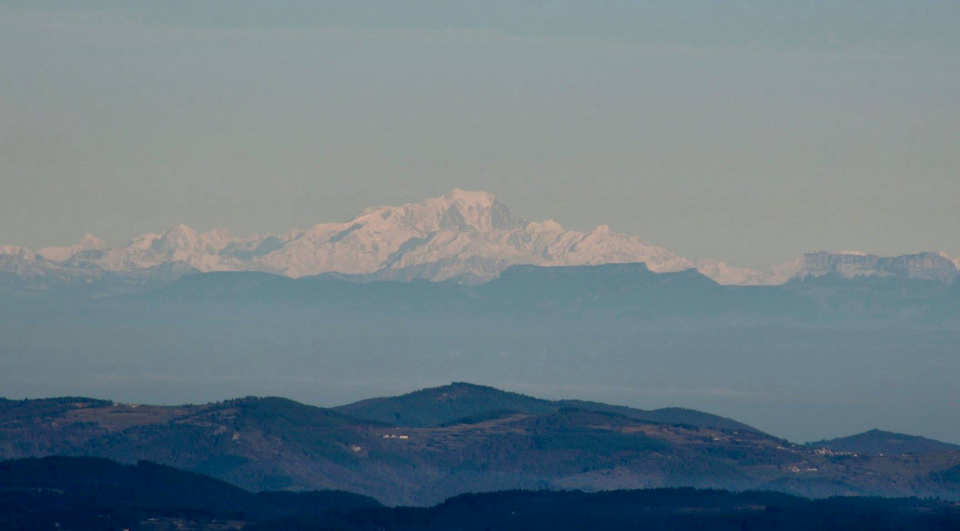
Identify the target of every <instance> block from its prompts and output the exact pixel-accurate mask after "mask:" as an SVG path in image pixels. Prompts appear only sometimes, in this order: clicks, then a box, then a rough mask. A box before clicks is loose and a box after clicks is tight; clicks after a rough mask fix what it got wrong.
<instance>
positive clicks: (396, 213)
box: [0, 190, 960, 285]
mask: <svg viewBox="0 0 960 531" xmlns="http://www.w3.org/2000/svg"><path fill="white" fill-rule="evenodd" d="M631 262H642V263H645V264H646V265H647V267H648V268H649V269H650V270H651V271H654V272H676V271H682V270H686V269H697V270H699V271H700V272H701V273H703V274H704V275H706V276H707V277H709V278H711V279H713V280H715V281H716V282H718V283H720V284H732V285H779V284H783V283H785V282H786V281H787V280H789V279H791V278H793V277H805V276H809V275H813V276H820V275H824V274H827V273H831V272H835V273H839V274H841V275H843V276H846V277H854V276H899V277H904V278H932V279H937V280H941V281H946V282H949V281H951V280H952V279H953V278H954V277H956V275H957V268H958V267H960V260H957V259H953V258H951V257H949V256H947V255H945V254H943V253H921V254H916V255H906V256H901V257H895V258H881V257H877V256H873V255H867V254H863V253H854V252H845V253H825V252H820V253H812V254H807V255H804V256H803V257H800V258H797V259H794V260H791V261H790V262H787V263H785V264H782V265H780V266H776V267H772V268H769V269H766V270H763V271H756V270H753V269H748V268H739V267H733V266H730V265H728V264H726V263H724V262H718V261H710V260H699V261H693V260H690V259H687V258H684V257H681V256H677V255H676V254H674V253H672V252H670V251H668V250H667V249H664V248H662V247H659V246H656V245H654V244H651V243H649V242H647V241H645V240H643V239H641V238H637V237H633V236H627V235H624V234H619V233H616V232H613V231H612V230H610V228H609V227H608V226H606V225H601V226H599V227H596V228H594V229H593V230H590V231H586V232H580V231H573V230H567V229H564V228H563V227H562V226H561V225H560V224H559V223H557V222H555V221H552V220H546V221H543V222H532V221H528V220H525V219H523V218H521V217H519V216H517V215H515V214H514V213H513V212H512V211H511V210H510V208H509V207H508V206H507V205H506V204H504V203H503V202H502V201H500V199H498V198H497V197H495V196H493V195H491V194H489V193H486V192H471V191H464V190H453V191H451V192H450V193H448V194H446V195H444V196H442V197H437V198H432V199H427V200H425V201H423V202H420V203H411V204H406V205H403V206H399V207H389V206H383V207H373V208H368V209H366V210H365V211H363V212H362V213H361V214H360V215H359V216H357V217H355V218H353V219H351V220H348V221H346V222H341V223H320V224H317V225H314V226H312V227H310V228H308V229H305V230H300V229H294V230H290V231H288V232H286V233H284V234H282V235H269V234H263V235H252V236H247V237H234V236H232V235H231V234H230V233H229V231H227V230H223V229H216V230H211V231H207V232H198V231H196V230H194V229H192V228H190V227H187V226H185V225H178V226H176V227H174V228H172V229H170V230H168V231H166V232H163V233H150V234H144V235H142V236H139V237H137V238H134V239H133V240H132V241H130V242H129V243H127V244H126V245H122V246H119V247H113V248H108V247H107V246H106V244H105V243H104V242H103V241H102V240H100V239H98V238H96V237H94V236H92V235H89V234H87V235H86V236H84V237H83V239H82V240H81V241H80V243H78V244H76V245H71V246H67V247H48V248H43V249H37V250H31V249H27V248H22V247H17V246H12V245H5V246H0V272H8V273H16V274H18V275H20V276H25V277H31V278H35V277H40V278H46V277H50V278H54V279H60V280H61V281H62V280H63V279H71V278H72V279H77V280H80V281H83V282H87V281H90V279H91V278H94V279H95V278H98V276H101V275H102V274H103V272H126V273H132V272H143V271H150V270H152V268H157V267H160V266H167V267H178V268H185V267H189V268H192V269H195V270H197V271H201V272H211V271H258V272H268V273H273V274H278V275H283V276H287V277H292V278H298V277H304V276H312V275H319V274H323V273H336V274H342V275H349V276H352V277H354V278H355V279H358V280H403V281H409V280H415V279H425V280H431V281H452V282H456V283H461V284H468V285H476V284H481V283H483V282H486V281H489V280H491V279H493V278H496V277H497V276H499V275H500V273H501V272H503V271H504V270H505V269H507V268H509V267H511V266H513V265H520V264H529V265H538V266H546V267H549V266H572V265H598V264H610V263H631ZM174 264H179V265H174Z"/></svg>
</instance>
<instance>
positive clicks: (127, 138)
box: [0, 0, 960, 267]
mask: <svg viewBox="0 0 960 531" xmlns="http://www.w3.org/2000/svg"><path fill="white" fill-rule="evenodd" d="M958 26H960V2H952V1H942V2H934V1H924V0H917V1H913V2H902V1H898V2H892V1H885V0H874V1H870V2H865V1H850V0H837V1H830V2H825V1H824V2H820V1H808V2H795V1H779V0H767V1H762V2H741V1H730V2H715V1H663V2H660V1H650V2H634V1H631V2H608V1H597V2H572V1H568V0H556V1H551V2H546V1H537V0H530V1H525V2H516V1H515V0H513V1H490V2H468V1H457V0H444V1H436V2H434V1H423V0H418V1H404V0H397V1H391V2H365V1H359V0H347V1H322V2H317V1H299V2H290V1H277V2H260V1H247V0H224V1H209V2H208V1H196V0H190V1H175V0H163V1H152V0H123V1H106V0H88V1H84V2H74V1H59V2H56V1H45V0H28V1H10V0H0V65H2V68H0V244H14V245H23V246H28V247H42V246H46V245H64V244H69V243H73V242H75V241H78V240H79V239H80V237H81V236H82V235H83V234H84V233H87V232H90V233H93V234H95V235H97V236H99V237H101V238H103V239H105V240H107V242H108V243H111V244H121V243H123V242H125V241H126V240H128V239H130V238H132V237H134V236H136V235H138V234H141V233H145V232H157V231H162V230H165V229H167V228H170V227H173V226H174V225H176V224H178V223H186V224H187V225H190V226H192V227H194V228H197V229H202V230H206V229H211V228H218V227H224V228H228V229H231V230H232V231H233V232H234V233H235V234H238V235H243V234H250V233H255V232H256V233H263V232H271V233H282V232H285V231H287V230H288V229H290V228H294V227H307V226H310V225H312V224H315V223H319V222H327V221H342V220H347V219H349V218H351V217H353V216H355V215H356V214H358V213H359V212H360V211H361V210H363V209H364V208H365V207H367V206H371V205H383V204H391V205H395V204H402V203H407V202H412V201H419V200H422V199H425V198H428V197H435V196H438V195H442V194H444V193H446V192H447V191H449V190H450V189H452V188H463V189H472V190H486V191H488V192H491V193H494V194H496V195H497V196H499V197H500V198H501V199H502V200H503V201H505V202H506V203H507V204H508V205H510V206H511V207H512V208H513V209H514V211H515V212H517V213H518V214H519V215H521V216H523V217H525V218H528V219H533V220H542V219H555V220H557V221H558V222H560V223H561V224H563V225H564V226H565V227H568V228H572V229H580V230H584V229H589V228H592V227H594V226H596V225H600V224H608V225H610V226H611V228H612V229H613V230H615V231H618V232H623V233H626V234H630V235H635V236H640V237H643V238H645V239H647V240H648V241H651V242H653V243H655V244H657V245H661V246H664V247H666V248H668V249H670V250H671V251H673V252H676V253H677V254H680V255H682V256H686V257H688V258H691V259H698V258H709V259H719V260H724V261H727V262H728V263H731V264H735V265H740V266H749V267H764V266H768V265H772V264H777V263H782V262H785V261H787V260H790V259H792V258H794V257H796V256H798V255H800V254H802V253H804V252H810V251H815V250H821V249H824V250H833V251H840V250H861V251H866V252H872V253H876V254H881V255H896V254H902V253H910V252H917V251H924V250H930V251H945V252H947V253H950V254H952V255H954V256H960V237H958V228H960V149H958V146H960V104H958V103H960V102H958V99H960V96H958V95H960V92H958V89H957V87H958V86H960V32H957V31H956V28H957V27H958Z"/></svg>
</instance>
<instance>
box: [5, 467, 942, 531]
mask: <svg viewBox="0 0 960 531" xmlns="http://www.w3.org/2000/svg"><path fill="white" fill-rule="evenodd" d="M958 526H960V508H958V507H957V506H956V504H951V503H947V502H940V501H931V500H921V499H918V498H897V499H882V498H831V499H826V500H808V499H804V498H799V497H795V496H790V495H786V494H779V493H771V492H751V491H748V492H738V493H731V492H728V491H721V490H696V489H690V488H681V489H651V490H624V491H608V492H601V493H584V492H580V491H566V492H557V491H543V490H541V491H503V492H497V493H488V494H465V495H461V496H457V497H455V498H452V499H449V500H447V501H445V502H443V503H441V504H439V505H436V506H434V507H429V508H410V507H396V508H388V507H383V506H381V505H379V504H378V503H377V502H376V501H374V500H372V499H369V498H364V497H362V496H357V495H353V494H348V493H344V492H310V493H300V494H295V493H283V492H262V493H259V494H254V493H251V492H248V491H245V490H242V489H238V488H236V487H232V486H230V485H227V484H226V483H223V482H221V481H218V480H215V479H212V478H208V477H205V476H202V475H199V474H192V473H189V472H182V471H179V470H176V469H174V468H170V467H166V466H162V465H156V464H153V463H147V462H141V463H138V464H136V465H130V466H124V465H120V464H118V463H115V462H112V461H108V460H104V459H95V458H86V457H84V458H77V457H48V458H43V459H24V460H13V461H5V462H0V528H2V529H4V530H8V531H15V530H55V529H59V530H62V529H70V530H79V531H84V530H105V529H131V530H140V529H144V530H156V529H207V530H215V529H216V530H223V529H251V530H260V531H269V530H310V529H316V530H331V531H332V530H335V529H336V530H341V531H351V530H364V531H370V530H375V529H376V530H398V531H399V530H410V531H412V530H433V529H436V530H463V531H472V530H478V531H479V530H488V529H500V530H514V529H516V530H520V529H523V530H544V531H546V530H550V531H557V530H559V531H563V530H567V529H571V530H572V529H607V530H612V531H616V530H621V529H623V530H626V529H638V528H642V529H652V530H659V529H711V530H727V529H730V530H740V529H755V530H765V529H778V530H794V529H838V530H839V529H844V530H861V529H864V530H866V529H870V530H888V529H889V530H893V529H896V530H904V531H909V530H913V529H955V528H957V527H958Z"/></svg>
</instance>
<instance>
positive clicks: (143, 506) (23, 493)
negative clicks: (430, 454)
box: [0, 456, 381, 530]
mask: <svg viewBox="0 0 960 531" xmlns="http://www.w3.org/2000/svg"><path fill="white" fill-rule="evenodd" d="M380 506H381V505H380V504H379V503H378V502H377V501H376V500H374V499H372V498H367V497H364V496H360V495H357V494H351V493H347V492H338V491H315V492H302V493H293V492H261V493H259V494H254V493H251V492H248V491H246V490H243V489H240V488H237V487H235V486H233V485H230V484H228V483H226V482H223V481H220V480H217V479H213V478H210V477H207V476H204V475H201V474H194V473H191V472H184V471H181V470H177V469H175V468H171V467H168V466H163V465H158V464H154V463H151V462H147V461H141V462H139V463H137V464H135V465H126V466H125V465H121V464H119V463H116V462H114V461H109V460H106V459H98V458H92V457H60V456H56V457H44V458H41V459H18V460H10V461H3V462H0V529H4V530H11V529H54V528H61V529H118V528H126V529H135V528H138V527H140V521H141V520H145V519H150V518H153V519H166V518H173V517H176V518H187V519H191V520H197V521H204V520H211V519H219V520H241V521H264V520H270V519H277V518H283V517H287V516H297V517H301V518H302V517H317V516H321V515H325V514H327V513H334V512H342V511H348V510H353V509H360V508H372V507H380Z"/></svg>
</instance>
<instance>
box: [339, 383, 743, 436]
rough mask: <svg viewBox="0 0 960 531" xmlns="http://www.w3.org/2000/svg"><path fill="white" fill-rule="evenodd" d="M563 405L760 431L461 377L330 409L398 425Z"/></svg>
mask: <svg viewBox="0 0 960 531" xmlns="http://www.w3.org/2000/svg"><path fill="white" fill-rule="evenodd" d="M563 408H573V409H585V410H591V411H606V412H610V413H617V414H619V415H623V416H626V417H630V418H633V419H638V420H647V421H651V422H663V423H669V424H687V425H691V426H698V427H704V428H718V429H728V430H747V431H754V432H757V431H759V430H756V429H755V428H751V427H750V426H747V425H746V424H743V423H741V422H737V421H735V420H730V419H727V418H723V417H720V416H717V415H711V414H709V413H703V412H701V411H695V410H692V409H683V408H664V409H657V410H653V411H645V410H642V409H635V408H630V407H625V406H613V405H609V404H603V403H600V402H590V401H585V400H544V399H542V398H535V397H532V396H527V395H523V394H520V393H513V392H510V391H502V390H500V389H496V388H494V387H489V386H485V385H474V384H469V383H464V382H454V383H452V384H450V385H444V386H441V387H432V388H428V389H421V390H419V391H414V392H412V393H407V394H405V395H400V396H394V397H386V398H372V399H369V400H362V401H360V402H355V403H353V404H347V405H344V406H339V407H337V408H334V409H336V410H337V411H341V412H343V413H346V414H349V415H352V416H354V417H359V418H364V419H368V420H374V421H379V422H386V423H390V424H395V425H398V426H411V427H432V426H441V425H449V424H451V423H454V422H457V421H459V420H461V419H463V420H466V421H467V422H476V419H478V418H484V417H487V416H491V415H502V414H503V413H506V412H511V411H512V412H516V413H523V414H526V415H540V414H543V413H550V412H555V411H558V410H560V409H563Z"/></svg>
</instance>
